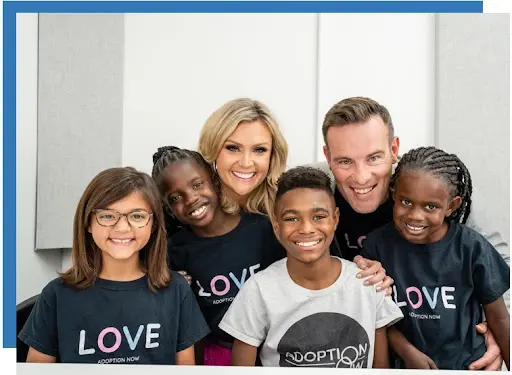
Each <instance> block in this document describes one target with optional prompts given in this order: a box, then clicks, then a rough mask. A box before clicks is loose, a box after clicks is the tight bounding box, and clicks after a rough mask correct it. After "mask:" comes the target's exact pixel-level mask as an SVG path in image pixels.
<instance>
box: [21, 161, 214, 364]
mask: <svg viewBox="0 0 512 375" xmlns="http://www.w3.org/2000/svg"><path fill="white" fill-rule="evenodd" d="M72 260H73V263H72V266H71V268H70V269H69V270H68V271H66V272H64V273H62V274H61V275H60V277H59V278H57V279H55V280H53V281H51V282H50V283H49V284H48V285H47V286H46V287H45V288H44V289H43V291H42V293H41V295H40V297H39V300H38V301H37V303H36V305H35V307H34V309H33V311H32V313H31V315H30V317H29V319H28V320H27V323H26V324H25V327H24V328H23V330H22V331H21V333H20V335H19V337H20V339H21V341H23V342H24V343H25V344H27V345H28V346H29V347H30V349H29V353H28V357H27V362H57V361H59V362H68V363H124V364H129V363H134V364H178V365H180V364H187V365H192V364H194V363H195V361H194V344H195V343H196V342H198V341H199V340H201V339H202V338H203V337H204V336H206V335H207V334H208V332H209V329H208V326H207V324H206V322H205V321H204V318H203V316H202V314H201V312H200V310H199V307H198V305H197V302H196V299H195V297H194V294H193V293H192V291H191V290H190V288H189V286H188V284H187V282H186V280H185V279H184V278H183V277H182V276H181V275H179V274H178V273H175V272H173V271H169V269H168V267H167V243H166V235H165V223H164V218H163V211H162V205H161V202H160V196H159V192H158V189H157V187H156V185H155V183H154V182H153V180H152V179H151V177H149V176H148V175H147V174H145V173H142V172H138V171H136V170H135V169H133V168H129V167H128V168H112V169H107V170H105V171H103V172H101V173H99V174H98V175H97V176H96V177H95V178H94V179H93V180H92V181H91V182H90V184H89V185H88V186H87V188H86V189H85V192H84V193H83V195H82V198H81V199H80V202H79V203H78V207H77V209H76V213H75V219H74V225H73V246H72Z"/></svg>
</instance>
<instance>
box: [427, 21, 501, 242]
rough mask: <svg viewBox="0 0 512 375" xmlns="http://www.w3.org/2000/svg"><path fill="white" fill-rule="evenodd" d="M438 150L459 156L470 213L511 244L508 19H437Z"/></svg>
mask: <svg viewBox="0 0 512 375" xmlns="http://www.w3.org/2000/svg"><path fill="white" fill-rule="evenodd" d="M436 23H437V25H436V38H437V67H436V68H437V98H436V99H437V100H436V102H437V103H436V107H437V116H436V117H437V118H436V120H437V121H436V122H437V124H436V125H437V145H438V146H439V147H441V148H443V149H445V150H447V151H451V152H454V153H456V154H457V155H459V157H460V158H461V159H462V161H464V162H465V164H466V165H467V167H468V169H469V171H470V173H471V175H472V178H473V185H474V193H473V196H474V198H475V206H474V210H475V211H476V212H478V215H479V216H481V218H480V219H483V221H484V223H486V224H487V225H488V226H489V227H490V228H494V229H498V230H499V231H500V232H501V234H502V237H503V238H505V239H506V240H507V242H509V241H510V233H509V226H510V224H509V223H510V217H509V207H510V206H509V204H510V87H509V86H510V28H509V24H510V16H509V15H508V14H441V15H438V16H437V22H436Z"/></svg>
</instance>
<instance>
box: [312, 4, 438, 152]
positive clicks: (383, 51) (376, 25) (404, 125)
mask: <svg viewBox="0 0 512 375" xmlns="http://www.w3.org/2000/svg"><path fill="white" fill-rule="evenodd" d="M434 22H435V20H434V15H432V14H348V13H347V14H322V15H320V35H319V59H318V60H319V69H318V71H319V82H318V87H319V89H318V129H319V130H318V131H319V132H320V134H321V129H322V122H323V119H324V115H325V113H326V112H327V111H328V110H329V108H331V106H332V105H333V104H334V103H336V102H338V101H340V100H341V99H343V98H348V97H351V96H367V97H370V98H372V99H375V100H377V101H378V102H380V103H381V104H383V105H384V106H386V108H387V109H388V110H389V111H390V113H391V118H392V120H393V123H394V127H395V134H396V135H398V136H399V137H400V141H401V144H400V153H405V152H407V151H408V150H409V149H411V148H414V147H418V146H420V145H433V144H434V119H435V108H434V104H435V103H434V99H435V96H434V84H435V79H434V78H435V64H434V61H435V60H434V58H435V54H434V52H435V39H434ZM322 146H323V139H322V138H321V137H320V138H319V139H318V143H317V155H316V157H317V159H318V160H323V159H324V156H323V152H322Z"/></svg>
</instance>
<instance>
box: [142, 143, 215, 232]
mask: <svg viewBox="0 0 512 375" xmlns="http://www.w3.org/2000/svg"><path fill="white" fill-rule="evenodd" d="M184 160H191V161H194V162H196V163H197V165H199V166H200V167H202V168H204V170H205V171H206V172H207V173H208V175H209V176H210V178H211V180H212V182H213V184H214V186H215V187H216V188H217V189H218V181H217V180H218V179H217V178H216V174H215V172H214V170H213V168H212V166H211V165H210V164H208V162H207V161H206V160H204V158H203V157H202V156H201V154H200V153H199V152H197V151H192V150H187V149H183V148H179V147H176V146H163V147H159V148H158V150H157V151H156V152H155V153H154V154H153V170H152V172H151V176H152V177H153V180H155V182H156V185H157V186H158V190H159V191H160V195H161V196H162V200H163V205H164V213H165V223H166V229H167V235H168V236H171V235H172V234H173V233H175V232H177V231H178V229H179V227H181V226H182V224H181V223H180V222H179V221H178V220H177V219H176V218H175V217H174V215H173V214H172V211H171V204H170V202H169V199H168V194H167V191H166V186H165V183H164V179H163V176H164V172H165V170H166V169H167V168H168V167H169V166H171V165H172V164H174V163H177V162H180V161H184Z"/></svg>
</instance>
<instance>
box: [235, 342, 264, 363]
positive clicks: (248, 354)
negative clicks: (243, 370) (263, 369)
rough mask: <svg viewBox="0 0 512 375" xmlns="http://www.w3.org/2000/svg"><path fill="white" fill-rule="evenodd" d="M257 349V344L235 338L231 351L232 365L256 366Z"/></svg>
mask: <svg viewBox="0 0 512 375" xmlns="http://www.w3.org/2000/svg"><path fill="white" fill-rule="evenodd" d="M257 351H258V348H257V347H256V346H252V345H249V344H246V343H245V342H243V341H240V340H236V339H235V342H234V343H233V350H232V352H231V366H254V365H255V364H256V354H257Z"/></svg>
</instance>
